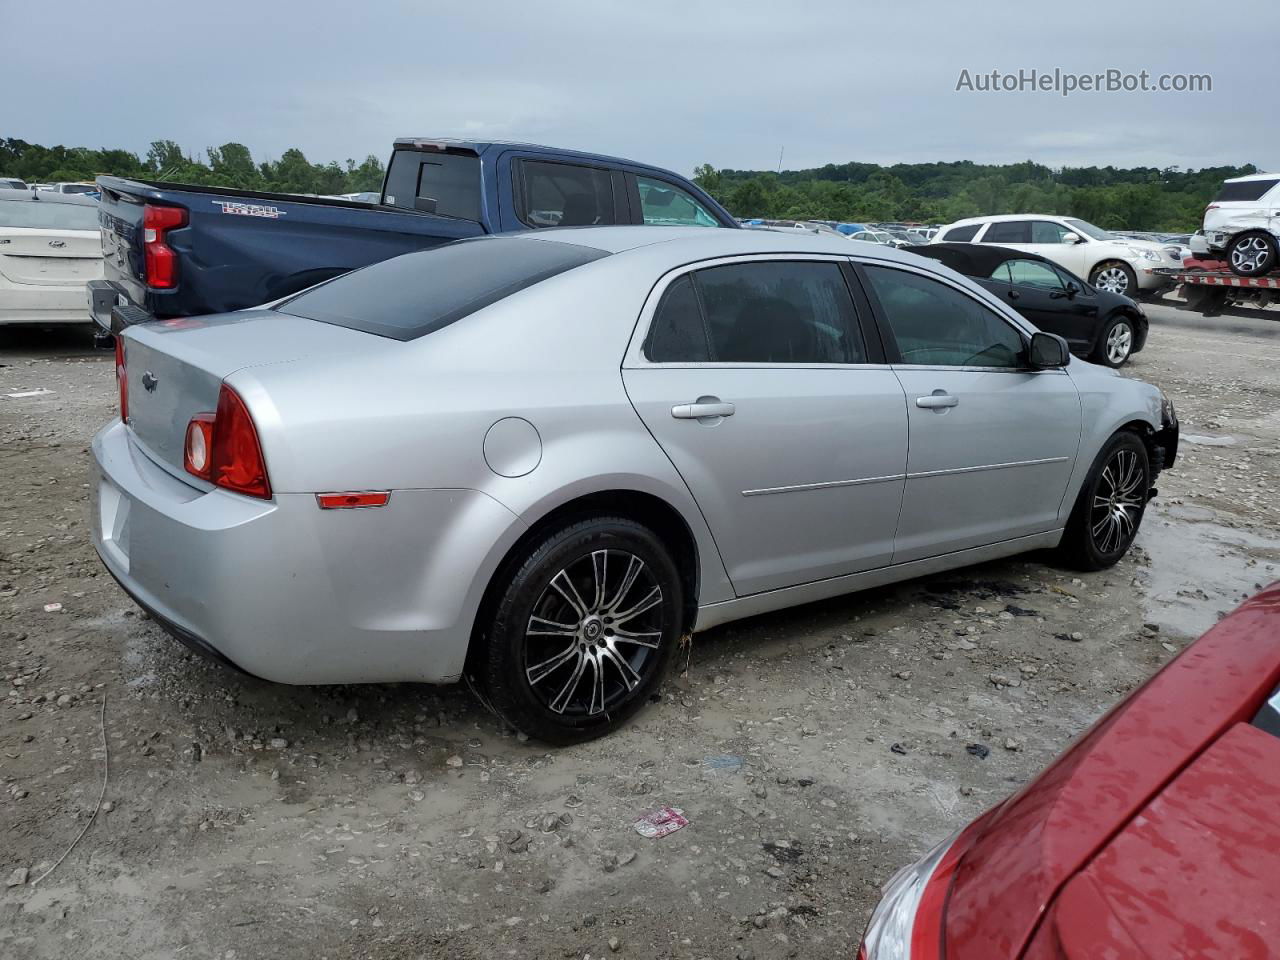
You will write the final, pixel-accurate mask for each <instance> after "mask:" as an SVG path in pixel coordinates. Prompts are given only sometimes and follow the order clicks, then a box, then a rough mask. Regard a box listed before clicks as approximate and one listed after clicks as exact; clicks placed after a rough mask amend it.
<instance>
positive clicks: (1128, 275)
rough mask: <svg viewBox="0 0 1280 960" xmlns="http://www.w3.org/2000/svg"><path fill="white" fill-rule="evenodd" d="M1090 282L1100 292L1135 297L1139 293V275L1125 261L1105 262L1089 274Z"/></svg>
mask: <svg viewBox="0 0 1280 960" xmlns="http://www.w3.org/2000/svg"><path fill="white" fill-rule="evenodd" d="M1089 282H1090V283H1091V284H1093V285H1094V286H1095V287H1097V288H1098V289H1099V290H1106V291H1107V292H1108V293H1118V294H1120V295H1121V296H1125V297H1133V296H1136V295H1137V293H1138V275H1137V274H1136V273H1134V272H1133V267H1131V266H1129V265H1128V264H1127V263H1125V262H1124V261H1123V260H1104V261H1102V263H1100V264H1098V265H1097V266H1096V267H1094V268H1093V270H1092V271H1090V273H1089Z"/></svg>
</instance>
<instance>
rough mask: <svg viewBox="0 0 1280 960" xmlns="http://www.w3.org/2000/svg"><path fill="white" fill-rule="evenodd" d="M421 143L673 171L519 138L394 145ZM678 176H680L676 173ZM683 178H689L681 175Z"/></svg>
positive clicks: (410, 142) (408, 142)
mask: <svg viewBox="0 0 1280 960" xmlns="http://www.w3.org/2000/svg"><path fill="white" fill-rule="evenodd" d="M419 143H429V144H437V143H438V144H440V145H442V146H444V147H446V148H448V149H450V150H465V151H469V152H471V153H474V154H476V155H477V156H479V155H481V154H483V153H485V152H487V151H489V150H493V149H502V150H526V151H530V152H537V153H548V154H555V155H556V156H564V157H575V158H577V159H579V160H589V161H594V162H596V163H610V164H623V165H626V166H629V167H643V168H644V169H646V170H658V171H661V172H663V173H668V174H669V173H671V171H669V170H666V169H664V168H662V167H655V166H654V165H653V164H651V163H642V162H640V161H639V160H628V159H627V158H626V157H614V156H610V155H609V154H606V153H589V152H587V151H585V150H568V149H565V148H563V147H549V146H547V145H546V144H542V143H525V142H522V141H519V140H456V139H453V138H451V137H397V138H396V140H395V143H394V146H397V147H413V146H415V145H416V144H419ZM676 176H680V175H679V174H676ZM681 179H686V180H687V179H688V178H687V177H681Z"/></svg>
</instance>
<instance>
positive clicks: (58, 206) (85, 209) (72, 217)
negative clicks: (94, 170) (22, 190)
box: [0, 200, 98, 230]
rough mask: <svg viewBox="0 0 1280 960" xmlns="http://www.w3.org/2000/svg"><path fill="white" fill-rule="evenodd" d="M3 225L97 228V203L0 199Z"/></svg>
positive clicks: (41, 228) (57, 228)
mask: <svg viewBox="0 0 1280 960" xmlns="http://www.w3.org/2000/svg"><path fill="white" fill-rule="evenodd" d="M0 227H31V228H33V229H38V230H97V229H98V207H97V205H96V204H88V203H85V204H80V203H58V202H57V201H56V200H0Z"/></svg>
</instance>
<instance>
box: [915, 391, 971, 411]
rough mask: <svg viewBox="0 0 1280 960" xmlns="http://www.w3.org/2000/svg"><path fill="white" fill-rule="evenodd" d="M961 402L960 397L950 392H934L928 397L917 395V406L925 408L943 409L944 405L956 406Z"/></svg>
mask: <svg viewBox="0 0 1280 960" xmlns="http://www.w3.org/2000/svg"><path fill="white" fill-rule="evenodd" d="M959 403H960V398H959V397H953V396H951V395H950V394H948V393H934V394H931V395H929V396H927V397H916V406H917V407H923V408H924V409H925V410H941V409H942V408H943V407H954V406H958V405H959Z"/></svg>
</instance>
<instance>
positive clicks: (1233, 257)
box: [1227, 230, 1280, 277]
mask: <svg viewBox="0 0 1280 960" xmlns="http://www.w3.org/2000/svg"><path fill="white" fill-rule="evenodd" d="M1277 262H1280V250H1278V249H1277V246H1276V238H1275V237H1273V236H1271V234H1269V233H1264V232H1262V231H1260V230H1254V231H1252V232H1250V233H1242V234H1240V235H1239V236H1238V237H1232V238H1231V242H1230V243H1229V244H1227V265H1228V266H1230V267H1231V272H1232V273H1234V274H1235V275H1236V276H1239V277H1260V276H1262V275H1263V274H1266V273H1270V272H1271V271H1272V270H1274V269H1275V268H1276V264H1277Z"/></svg>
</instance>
